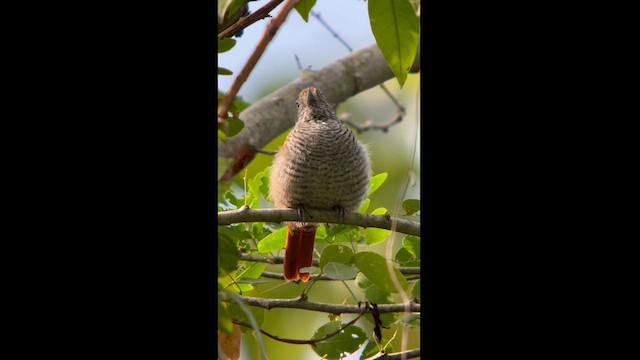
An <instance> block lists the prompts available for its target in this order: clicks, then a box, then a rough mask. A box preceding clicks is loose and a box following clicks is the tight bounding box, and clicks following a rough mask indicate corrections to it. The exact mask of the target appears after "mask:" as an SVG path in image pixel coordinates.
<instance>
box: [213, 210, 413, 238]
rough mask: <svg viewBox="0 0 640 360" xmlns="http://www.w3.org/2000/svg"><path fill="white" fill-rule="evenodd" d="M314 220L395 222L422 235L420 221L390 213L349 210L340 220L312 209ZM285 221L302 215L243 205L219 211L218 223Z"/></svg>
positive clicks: (403, 230)
mask: <svg viewBox="0 0 640 360" xmlns="http://www.w3.org/2000/svg"><path fill="white" fill-rule="evenodd" d="M310 212H311V214H312V215H313V216H312V217H311V220H312V222H316V223H330V224H350V225H358V226H362V227H364V228H367V227H375V228H380V229H387V230H391V229H392V226H393V225H394V223H395V231H397V232H400V233H403V234H407V235H414V236H420V223H417V222H413V221H408V220H403V219H398V218H393V217H391V216H390V215H389V214H384V215H372V214H361V213H356V212H348V213H345V214H344V221H343V222H340V219H339V218H338V214H337V213H336V212H335V211H333V210H310ZM259 221H266V222H283V221H300V215H298V212H297V211H296V210H293V209H251V208H249V207H248V206H243V207H241V208H239V209H236V210H229V211H222V212H219V213H218V225H219V226H220V225H229V224H234V223H239V222H259Z"/></svg>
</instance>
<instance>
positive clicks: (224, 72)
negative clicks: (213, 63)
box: [218, 66, 233, 75]
mask: <svg viewBox="0 0 640 360" xmlns="http://www.w3.org/2000/svg"><path fill="white" fill-rule="evenodd" d="M218 75H233V72H232V71H231V70H229V69H225V68H223V67H219V66H218Z"/></svg>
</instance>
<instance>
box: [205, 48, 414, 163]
mask: <svg viewBox="0 0 640 360" xmlns="http://www.w3.org/2000/svg"><path fill="white" fill-rule="evenodd" d="M419 70H420V48H418V52H417V53H416V59H415V62H414V65H413V67H412V69H411V71H412V72H418V71H419ZM393 77H394V76H393V72H391V69H389V66H388V65H387V63H386V61H385V60H384V57H383V56H382V53H381V52H380V49H379V48H378V46H377V45H376V44H372V45H369V46H367V47H364V48H362V49H359V50H356V51H354V52H351V53H349V54H347V55H346V56H345V57H343V58H342V59H340V60H338V61H336V62H334V63H332V64H330V65H328V66H326V67H324V68H322V69H320V70H318V71H304V72H303V73H302V75H301V77H300V78H298V79H297V80H295V81H293V82H291V83H289V84H287V85H285V86H283V87H282V88H280V89H278V90H276V91H274V92H273V93H271V94H269V95H267V96H265V97H264V98H262V99H261V100H260V101H258V102H256V103H254V104H253V105H251V106H250V107H248V108H247V109H245V110H244V111H243V112H242V113H240V119H242V121H243V122H244V128H243V129H242V130H241V131H240V133H238V134H237V135H235V136H233V137H231V138H229V139H228V140H227V142H226V143H224V142H222V141H221V140H218V155H219V156H223V157H227V158H236V157H237V154H238V151H239V150H240V149H241V148H244V149H251V148H252V149H262V148H263V147H264V146H265V145H267V144H268V143H269V142H270V141H271V140H273V139H274V138H275V137H277V136H278V135H280V134H281V133H283V132H284V131H285V130H287V129H288V128H290V127H292V126H293V125H294V123H295V120H296V117H297V110H296V107H295V101H296V98H297V97H298V94H299V93H300V91H301V90H302V89H304V88H306V87H308V86H314V87H317V88H319V89H320V90H322V92H323V94H324V95H325V97H326V98H327V100H328V101H329V103H331V104H333V105H337V104H339V103H341V102H343V101H345V100H347V99H348V98H350V97H352V96H354V95H356V94H358V93H360V92H362V91H365V90H367V89H370V88H372V87H374V86H377V85H379V84H382V83H383V82H385V81H387V80H389V79H392V78H393ZM254 151H255V150H254ZM238 171H240V170H238Z"/></svg>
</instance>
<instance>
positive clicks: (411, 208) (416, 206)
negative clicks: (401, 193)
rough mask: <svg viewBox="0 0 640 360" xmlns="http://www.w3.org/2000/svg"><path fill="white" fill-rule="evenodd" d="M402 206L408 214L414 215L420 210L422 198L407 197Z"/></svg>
mask: <svg viewBox="0 0 640 360" xmlns="http://www.w3.org/2000/svg"><path fill="white" fill-rule="evenodd" d="M402 208H403V209H404V211H405V212H406V213H407V215H413V214H415V213H416V212H418V211H420V200H416V199H407V200H405V201H404V202H403V203H402Z"/></svg>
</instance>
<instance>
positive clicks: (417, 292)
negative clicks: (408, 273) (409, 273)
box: [411, 280, 420, 301]
mask: <svg viewBox="0 0 640 360" xmlns="http://www.w3.org/2000/svg"><path fill="white" fill-rule="evenodd" d="M411 296H413V297H414V298H416V299H418V301H420V280H418V281H416V283H415V284H413V288H411Z"/></svg>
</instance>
